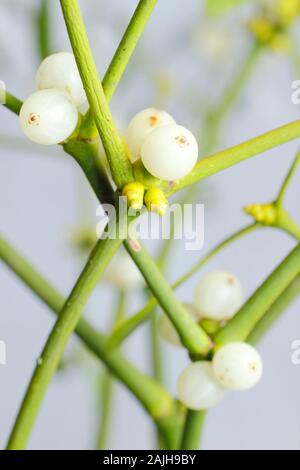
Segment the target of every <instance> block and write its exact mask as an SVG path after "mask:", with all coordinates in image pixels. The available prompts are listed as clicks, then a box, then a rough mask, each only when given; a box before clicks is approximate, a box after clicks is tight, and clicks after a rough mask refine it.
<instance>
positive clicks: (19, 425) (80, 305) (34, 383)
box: [7, 238, 122, 450]
mask: <svg viewBox="0 0 300 470" xmlns="http://www.w3.org/2000/svg"><path fill="white" fill-rule="evenodd" d="M121 243H122V239H119V238H116V239H110V238H107V239H105V240H99V241H98V243H97V244H96V246H95V248H94V249H93V251H92V253H91V255H90V257H89V260H88V262H87V264H86V266H85V268H84V269H83V271H82V273H81V275H80V276H79V278H78V281H77V282H76V284H75V286H74V288H73V290H72V292H71V294H70V295H69V297H68V299H67V300H66V303H65V305H64V307H63V309H62V311H61V313H60V315H59V317H58V319H57V321H56V323H55V325H54V327H53V329H52V331H51V334H50V336H49V338H48V340H47V342H46V345H45V347H44V349H43V351H42V353H41V356H40V358H39V359H38V361H37V366H36V368H35V370H34V373H33V375H32V378H31V381H30V384H29V386H28V388H27V391H26V394H25V396H24V399H23V402H22V404H21V407H20V410H19V413H18V416H17V419H16V422H15V424H14V427H13V430H12V432H11V435H10V438H9V441H8V445H7V448H8V449H11V450H12V449H14V450H17V449H24V448H25V447H26V444H27V442H28V439H29V436H30V433H31V431H32V428H33V425H34V422H35V420H36V417H37V414H38V411H39V409H40V406H41V403H42V400H43V398H44V395H45V394H46V391H47V388H48V385H49V383H50V381H51V379H52V377H53V375H54V373H55V371H56V369H57V367H58V365H59V362H60V360H61V358H62V355H63V352H64V349H65V346H66V344H67V342H68V340H69V338H70V336H71V334H72V333H73V332H74V330H75V328H76V326H77V324H78V322H79V319H80V316H81V314H82V311H83V309H84V307H85V306H86V303H87V301H88V299H89V297H90V295H91V294H92V292H93V290H94V288H95V287H96V285H97V283H98V282H99V280H100V278H101V276H102V274H103V272H104V270H105V268H106V266H107V265H108V263H109V262H110V260H111V258H112V257H113V255H114V254H115V252H116V251H117V250H118V248H119V247H120V244H121Z"/></svg>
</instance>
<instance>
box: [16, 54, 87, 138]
mask: <svg viewBox="0 0 300 470" xmlns="http://www.w3.org/2000/svg"><path fill="white" fill-rule="evenodd" d="M36 88H37V90H38V91H36V92H35V93H33V94H32V95H31V96H30V97H29V98H28V99H27V100H26V101H25V102H24V104H23V106H22V108H21V111H20V124H21V128H22V130H23V132H24V134H25V135H26V136H27V137H28V138H29V139H30V140H32V141H33V142H35V143H38V144H41V145H54V144H58V143H61V142H63V141H65V140H66V139H68V137H70V135H71V134H72V133H73V132H74V130H75V128H76V126H77V123H78V116H79V113H78V109H79V108H80V107H81V106H83V105H84V104H85V103H86V94H85V91H84V89H83V86H82V82H81V78H80V75H79V72H78V68H77V65H76V61H75V58H74V55H73V54H71V53H69V52H60V53H58V54H53V55H51V56H49V57H47V58H46V59H45V60H44V61H43V62H42V63H41V65H40V67H39V69H38V71H37V75H36Z"/></svg>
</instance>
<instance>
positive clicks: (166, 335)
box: [158, 304, 196, 348]
mask: <svg viewBox="0 0 300 470" xmlns="http://www.w3.org/2000/svg"><path fill="white" fill-rule="evenodd" d="M184 306H185V308H186V310H187V312H188V313H189V314H190V316H191V317H192V318H193V320H195V321H196V314H195V309H194V306H193V305H191V304H185V305H184ZM158 331H159V334H160V336H161V338H162V339H164V340H165V341H166V342H167V343H169V344H171V345H172V346H175V347H177V348H181V347H182V343H181V340H180V337H179V334H178V333H177V331H176V329H175V327H174V326H173V323H172V322H171V320H170V319H169V317H168V316H167V315H166V314H165V313H163V314H162V315H161V316H160V318H159V320H158Z"/></svg>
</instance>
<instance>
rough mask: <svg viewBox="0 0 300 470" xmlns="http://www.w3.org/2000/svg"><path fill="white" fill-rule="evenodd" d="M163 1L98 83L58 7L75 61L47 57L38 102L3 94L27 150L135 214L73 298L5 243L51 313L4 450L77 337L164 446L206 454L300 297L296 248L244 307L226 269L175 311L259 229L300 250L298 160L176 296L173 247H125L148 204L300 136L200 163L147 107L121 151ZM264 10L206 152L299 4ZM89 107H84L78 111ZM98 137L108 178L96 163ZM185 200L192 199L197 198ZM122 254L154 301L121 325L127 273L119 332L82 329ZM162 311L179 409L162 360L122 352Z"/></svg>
mask: <svg viewBox="0 0 300 470" xmlns="http://www.w3.org/2000/svg"><path fill="white" fill-rule="evenodd" d="M156 3H157V0H140V2H139V4H138V6H137V8H136V11H135V13H134V15H133V17H132V19H131V21H130V23H129V25H128V28H127V30H126V32H125V34H124V36H123V38H122V40H121V42H120V45H119V47H118V48H117V50H116V53H115V55H114V57H113V59H112V61H111V64H110V66H109V68H108V70H107V72H106V74H105V76H104V79H103V81H102V82H101V80H100V78H99V75H98V72H97V69H96V66H95V62H94V59H93V56H92V52H91V48H90V44H89V41H88V38H87V34H86V31H85V26H84V23H83V20H82V16H81V12H80V9H79V5H78V2H77V0H60V4H61V9H62V13H63V16H64V20H65V24H66V28H67V31H68V35H69V39H70V43H71V47H72V50H73V54H72V53H65V52H60V53H56V54H52V55H49V56H47V57H46V58H45V60H44V61H43V62H42V63H41V65H40V67H39V70H38V72H37V76H36V87H37V91H35V92H34V93H33V94H32V95H31V96H30V97H29V98H28V99H27V100H26V101H25V102H24V103H22V102H21V101H20V100H19V99H17V98H16V97H14V96H13V95H11V94H10V93H9V92H6V93H5V106H6V108H8V109H9V110H11V111H12V112H14V113H15V114H18V115H19V119H20V124H21V128H22V130H23V132H24V133H25V135H26V136H27V137H28V138H29V139H31V140H32V141H34V142H36V143H37V144H42V145H56V144H59V145H60V146H61V148H62V149H63V150H64V151H65V152H66V153H67V154H69V155H70V156H71V157H72V158H74V159H75V160H76V162H77V163H78V164H79V166H80V167H81V169H82V171H83V172H84V173H85V175H86V178H87V180H88V182H89V184H90V185H91V187H92V189H93V190H94V192H95V194H96V196H97V198H98V199H99V202H100V203H101V204H103V205H104V204H106V203H110V204H113V205H115V206H116V207H118V204H119V200H120V197H121V199H122V198H123V199H124V198H125V199H126V200H127V205H128V207H127V209H128V211H126V213H119V212H118V211H117V212H116V213H117V216H116V220H114V223H115V226H116V228H117V234H118V235H117V237H100V239H99V240H98V241H97V242H96V243H95V246H94V247H93V249H92V251H91V253H90V256H89V259H88V261H87V263H86V265H85V267H84V269H83V270H82V273H81V274H80V276H79V278H78V280H77V282H76V284H75V285H74V287H73V289H72V291H71V293H70V294H69V296H68V298H66V299H65V298H63V297H62V295H61V294H60V292H59V291H58V290H57V289H56V288H55V287H54V286H53V285H51V284H50V283H49V282H48V281H47V280H46V279H45V278H44V277H43V276H42V275H41V274H40V273H39V272H38V271H37V270H36V269H35V268H34V267H33V266H32V265H31V264H30V263H29V262H28V261H27V260H26V259H25V258H24V257H23V256H22V255H21V254H20V253H18V252H17V251H16V250H15V249H14V248H13V247H12V246H11V245H10V244H9V243H8V242H7V241H6V240H5V239H4V238H3V237H1V238H0V257H1V259H2V260H3V261H4V263H6V264H7V265H8V266H9V267H10V268H11V269H12V270H13V271H14V272H15V273H16V275H17V276H19V278H21V279H22V280H23V282H24V283H25V284H27V285H28V286H29V287H30V288H31V290H32V291H33V292H34V293H35V294H36V295H37V296H38V297H39V298H40V299H42V300H43V301H44V302H45V304H46V305H48V306H49V308H50V309H51V310H52V311H53V312H54V313H55V314H57V320H56V323H55V325H54V327H53V329H52V331H51V332H50V334H49V337H48V339H47V342H46V344H45V346H44V348H43V351H42V352H41V355H40V358H39V360H38V362H37V365H36V367H35V370H34V372H33V375H32V378H31V381H30V383H29V385H28V388H27V391H26V393H25V396H24V399H23V401H22V404H21V406H20V410H19V413H18V416H17V418H16V421H15V423H14V425H13V429H12V431H11V434H10V437H9V440H8V444H7V449H23V448H25V447H26V445H27V443H28V440H29V437H30V434H31V431H32V428H33V426H34V423H35V420H36V418H37V415H38V412H39V409H40V406H41V404H42V401H43V399H44V397H45V394H46V392H47V389H48V386H49V384H50V382H51V380H52V378H53V376H54V374H55V372H56V371H57V368H58V366H59V364H60V362H61V360H62V355H63V353H64V350H65V347H66V345H67V343H68V340H69V338H70V336H71V335H72V334H73V333H74V332H75V333H76V334H77V335H78V336H79V337H80V339H81V340H82V342H83V343H84V344H85V345H86V346H87V347H88V349H89V350H91V351H92V352H93V353H94V355H95V356H96V357H97V358H98V359H99V360H100V361H102V362H103V363H104V365H105V367H106V368H107V370H108V371H109V373H110V374H112V375H113V376H114V377H116V378H117V379H118V380H119V381H121V382H122V383H123V384H124V385H125V386H126V387H127V388H128V389H129V390H130V391H131V392H132V393H133V395H134V396H135V397H136V399H137V400H138V401H139V402H140V403H141V404H142V406H143V407H144V408H145V410H146V412H147V413H148V414H149V415H150V417H151V418H152V419H153V421H154V423H155V424H156V426H157V429H158V434H159V438H160V439H159V442H160V445H161V447H163V448H166V449H193V448H198V446H199V439H200V433H201V429H202V425H203V421H204V416H205V411H206V410H207V409H209V408H211V407H213V406H215V405H216V404H217V403H219V402H220V401H221V399H222V398H223V396H224V393H225V392H226V390H246V389H249V388H250V387H253V386H254V385H255V384H256V383H257V382H258V381H259V379H260V378H261V375H262V372H263V362H262V358H261V357H260V355H259V353H258V352H257V350H256V349H255V348H254V346H253V344H254V343H255V342H256V341H257V340H258V339H260V337H261V336H262V335H263V333H264V332H265V331H266V329H267V328H269V327H270V325H271V324H272V322H273V321H274V320H275V319H276V318H277V317H278V316H279V314H280V313H282V312H283V311H284V310H285V308H286V307H287V305H288V304H289V303H290V302H291V301H292V300H293V298H294V297H295V296H296V295H298V293H299V292H300V286H299V277H298V275H299V272H300V245H298V244H297V245H296V247H295V248H294V249H293V250H292V251H291V253H289V254H288V255H287V256H286V258H285V259H284V260H283V261H282V262H281V264H280V265H279V266H277V267H276V269H275V270H274V271H273V272H272V273H271V274H270V276H269V277H268V278H267V279H266V280H265V281H264V282H263V283H262V284H261V286H260V287H259V288H258V289H257V290H256V291H255V292H254V293H253V294H252V295H251V297H250V298H249V299H248V300H247V301H246V303H244V304H243V298H242V290H241V286H240V282H239V280H238V279H237V278H236V277H235V276H234V275H233V274H231V273H227V272H222V271H216V272H212V273H209V274H208V275H206V276H205V277H204V278H202V279H201V280H200V281H199V283H198V285H197V288H196V292H195V297H194V303H193V305H192V306H191V305H185V304H183V303H181V302H180V301H179V300H178V299H177V297H176V295H175V289H176V288H177V287H178V286H180V285H182V284H183V283H184V282H185V281H186V280H187V279H189V278H190V277H191V276H192V275H193V274H194V273H195V272H197V271H198V270H199V269H200V268H201V267H202V266H203V265H204V264H205V263H206V262H208V261H209V260H210V259H212V258H213V257H214V256H216V255H217V254H218V253H219V252H220V251H221V250H223V249H224V248H225V247H227V246H228V245H229V244H231V243H233V242H234V241H235V240H237V239H238V238H239V237H241V236H244V235H246V234H249V233H250V232H253V231H254V230H256V229H258V228H261V229H262V228H263V227H265V226H267V227H274V228H277V229H280V230H282V231H284V232H286V233H287V234H289V235H290V236H292V237H293V238H294V239H295V241H296V242H297V241H299V240H300V227H299V226H298V225H297V224H296V222H295V221H294V220H293V219H292V218H291V216H290V215H289V213H288V212H287V210H286V208H285V206H284V196H285V194H286V190H287V188H288V185H289V182H290V181H291V178H292V176H293V175H294V172H295V170H296V168H297V165H298V164H299V161H300V157H299V154H298V155H297V156H296V159H295V162H294V164H293V166H292V168H291V170H290V171H289V173H288V175H287V177H286V179H285V181H284V182H283V185H282V187H281V189H280V191H279V194H278V197H277V198H276V200H275V201H273V202H271V203H269V204H252V205H249V206H247V207H246V208H245V211H246V212H247V213H248V214H249V215H251V216H252V217H253V219H254V221H253V223H251V224H250V225H247V226H245V227H243V228H242V229H241V230H239V231H238V232H236V233H233V234H232V235H231V236H230V237H228V238H227V239H225V240H223V241H222V242H220V243H219V244H218V245H217V246H216V247H214V248H213V249H212V250H211V251H209V252H208V254H206V256H204V258H202V259H200V260H198V261H197V263H196V264H195V265H194V266H193V267H192V268H191V269H190V270H189V271H188V272H187V273H185V274H183V275H181V277H180V278H179V279H178V280H177V281H176V282H175V283H174V284H173V285H172V286H170V285H169V284H168V282H167V281H166V279H165V277H164V275H163V267H164V261H165V256H166V252H167V247H166V246H164V251H163V252H162V254H161V257H160V259H159V260H158V261H156V260H155V259H154V258H153V257H152V256H150V254H149V253H148V252H147V250H146V248H145V247H144V246H143V245H142V242H141V241H140V240H137V239H135V238H131V236H130V231H129V230H124V227H127V228H128V227H130V222H131V221H132V220H134V219H136V218H137V217H139V213H140V211H141V209H142V207H143V206H144V205H145V206H146V208H147V210H148V211H153V212H156V213H157V214H159V215H160V216H163V215H164V213H165V211H166V210H167V206H168V198H169V197H170V196H171V195H172V194H174V193H176V192H178V191H180V190H181V189H183V188H192V186H193V185H195V184H197V183H198V182H199V181H201V180H204V179H206V178H208V177H209V176H211V175H213V174H215V173H218V172H220V171H222V170H224V169H226V168H229V167H231V166H233V165H236V164H238V163H240V162H242V161H243V160H246V159H249V158H251V157H254V156H256V155H259V154H262V153H264V152H265V151H267V150H270V149H272V148H275V147H277V146H280V145H282V144H284V143H286V142H289V141H291V140H294V139H297V138H299V137H300V121H296V122H291V123H288V124H285V125H283V126H282V127H280V128H277V129H274V130H271V131H269V132H267V133H263V134H261V135H259V136H257V137H254V138H252V139H250V140H248V141H246V142H243V143H240V144H239V145H236V146H234V147H231V148H229V149H226V150H222V151H219V152H217V153H214V154H209V152H208V155H207V156H206V157H204V158H202V159H200V160H198V144H197V140H196V138H195V137H194V135H193V134H192V133H191V132H190V131H189V130H188V129H186V128H185V127H183V126H182V125H179V124H178V123H177V122H176V121H175V119H174V117H173V116H171V115H170V114H169V113H167V112H166V111H162V110H158V109H156V108H154V107H149V108H147V109H145V110H142V111H140V112H139V113H138V114H137V115H136V116H134V117H133V119H132V120H131V122H130V123H129V125H128V130H127V134H126V142H124V139H123V138H122V137H121V136H120V134H119V132H118V130H117V128H116V125H115V122H114V119H113V116H112V113H111V111H110V107H109V101H110V100H111V98H112V97H113V94H114V92H115V90H116V88H117V85H118V83H119V81H120V79H121V78H122V75H123V73H124V71H125V69H126V67H127V64H128V62H129V59H130V57H131V55H132V53H133V51H134V49H135V46H136V44H137V42H138V40H139V38H140V36H141V34H142V32H143V30H144V27H145V25H146V23H147V21H148V19H149V17H150V15H151V13H152V11H153V9H154V7H155V5H156ZM207 3H208V5H209V6H210V7H213V8H217V9H218V7H219V8H221V7H222V8H221V9H223V8H224V9H226V8H227V7H229V6H232V5H233V4H235V3H242V2H232V1H231V2H228V1H227V2H225V1H224V2H221V1H219V2H212V1H211V2H207ZM217 6H218V7H217ZM259 11H260V13H259V15H258V16H257V17H256V18H254V19H253V20H252V21H251V22H250V23H249V29H250V31H251V33H252V34H253V36H254V46H253V49H252V50H251V51H250V54H249V57H247V58H246V61H245V64H243V65H242V67H241V69H240V71H239V75H238V76H237V77H236V81H235V82H234V84H233V85H232V86H231V87H230V89H229V90H228V92H227V94H226V96H225V98H224V101H223V103H221V106H219V108H218V110H215V111H214V112H211V113H210V115H209V117H208V129H209V135H208V136H207V148H211V146H212V141H215V140H216V139H217V137H218V134H219V129H220V124H221V121H222V119H223V117H224V115H225V114H226V113H227V110H228V109H229V108H230V106H231V104H232V103H233V102H234V100H235V98H236V96H237V94H238V92H239V90H240V89H241V87H242V85H243V84H244V83H245V81H246V78H247V77H248V76H249V75H250V72H251V70H252V66H253V64H254V62H255V60H256V58H257V57H258V55H259V54H261V53H262V51H263V50H265V49H266V48H268V47H271V48H273V49H278V48H279V45H281V46H282V45H283V44H286V42H284V41H283V38H284V37H286V36H285V34H287V32H288V27H289V25H290V24H291V22H292V21H293V20H294V19H295V18H296V16H297V15H298V13H299V11H300V6H299V2H298V1H296V0H293V1H292V0H291V1H286V0H285V1H284V2H282V1H280V0H279V1H278V2H276V8H275V9H274V5H273V9H270V7H269V6H264V7H263V9H261V10H259ZM41 44H42V45H43V44H44V43H43V42H42V43H41ZM44 45H45V44H44ZM86 100H87V101H88V104H89V109H88V111H87V112H84V106H85V103H86ZM99 137H100V139H101V142H102V145H103V149H104V152H105V156H106V158H107V162H108V167H109V174H108V173H107V171H105V168H104V167H103V165H102V164H101V162H100V159H99V154H100V150H99ZM188 194H189V196H191V194H192V189H191V190H189V192H188ZM89 243H90V242H89ZM122 244H123V245H124V247H125V248H126V250H127V252H128V253H129V255H130V257H131V258H132V260H133V262H134V264H135V265H136V266H137V268H138V270H139V271H140V273H141V275H142V276H143V278H144V280H145V282H146V285H147V288H148V292H150V294H151V295H152V297H151V298H150V299H149V300H148V302H147V303H146V304H145V305H144V307H143V308H142V309H140V310H139V311H138V312H137V313H135V314H134V315H131V316H130V317H127V318H126V317H124V316H123V310H124V288H126V287H128V285H127V283H128V279H131V280H132V279H133V278H134V279H137V282H139V280H138V277H137V276H136V272H135V271H134V269H135V268H134V269H133V271H132V270H131V269H132V268H130V269H128V270H127V269H126V275H127V279H126V278H124V276H122V275H120V274H119V277H118V281H117V283H118V285H119V287H120V298H119V305H118V309H117V314H116V318H115V323H114V326H113V329H112V332H111V334H110V335H109V336H104V335H102V334H101V333H99V332H98V331H97V330H96V329H95V328H94V327H93V326H92V325H91V324H90V323H89V322H87V321H86V320H85V319H83V318H82V313H83V310H84V308H85V306H86V304H87V302H88V299H89V297H90V296H91V294H92V292H93V290H94V289H95V287H96V285H97V284H98V283H99V281H100V280H101V278H102V277H103V276H104V275H106V276H107V275H108V274H109V272H110V269H111V266H113V263H114V261H115V260H118V256H119V253H117V252H118V250H120V249H121V245H122ZM114 257H115V258H114ZM113 258H114V259H113ZM112 260H113V261H112ZM111 261H112V265H111V266H109V265H110V263H111ZM129 273H130V274H129ZM134 282H135V281H134ZM157 305H159V306H160V307H161V308H162V310H163V312H164V313H163V315H162V316H161V318H160V321H159V330H160V334H161V336H162V337H163V338H164V339H165V340H167V341H169V342H171V343H172V344H173V345H176V346H179V347H183V348H185V349H186V351H187V353H188V354H189V356H190V358H191V364H190V365H189V366H188V367H187V368H186V369H185V370H184V371H183V372H182V374H181V375H180V377H179V379H178V385H177V397H176V398H174V397H172V396H171V395H170V394H169V392H168V391H167V390H166V389H165V388H164V387H163V386H162V384H161V383H160V381H159V375H160V373H159V367H160V364H159V357H158V356H157V357H156V362H155V365H156V371H155V377H154V378H152V377H150V376H148V375H146V374H144V373H142V372H141V371H139V370H138V369H137V368H136V367H135V366H134V365H133V364H132V363H130V362H129V361H128V360H127V359H126V358H125V357H124V355H123V353H122V352H121V351H120V349H119V346H120V345H121V343H122V342H123V341H124V340H125V339H126V338H127V337H128V336H129V335H130V334H131V333H132V332H133V331H134V330H135V329H136V328H137V327H138V326H139V325H141V324H142V323H143V322H144V321H146V320H147V319H148V318H150V317H151V316H152V317H153V315H154V312H155V307H156V306H157ZM156 339H157V338H156ZM154 340H155V337H154ZM251 343H252V344H251ZM109 390H110V389H109V388H108V389H107V397H109V393H110V391H109ZM107 405H108V402H107ZM104 411H105V410H104ZM104 424H105V416H104V417H103V426H104ZM101 445H103V444H101Z"/></svg>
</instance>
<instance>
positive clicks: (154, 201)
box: [145, 187, 169, 216]
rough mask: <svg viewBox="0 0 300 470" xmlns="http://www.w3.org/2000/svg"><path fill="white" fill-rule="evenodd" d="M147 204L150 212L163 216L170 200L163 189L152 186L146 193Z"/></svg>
mask: <svg viewBox="0 0 300 470" xmlns="http://www.w3.org/2000/svg"><path fill="white" fill-rule="evenodd" d="M145 204H146V207H147V209H148V211H150V212H155V213H157V214H158V215H161V216H163V215H164V214H165V212H166V210H167V207H168V205H169V203H168V200H167V198H166V196H165V195H164V193H163V192H162V191H161V189H158V188H155V187H151V188H149V189H148V191H147V192H146V194H145Z"/></svg>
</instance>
